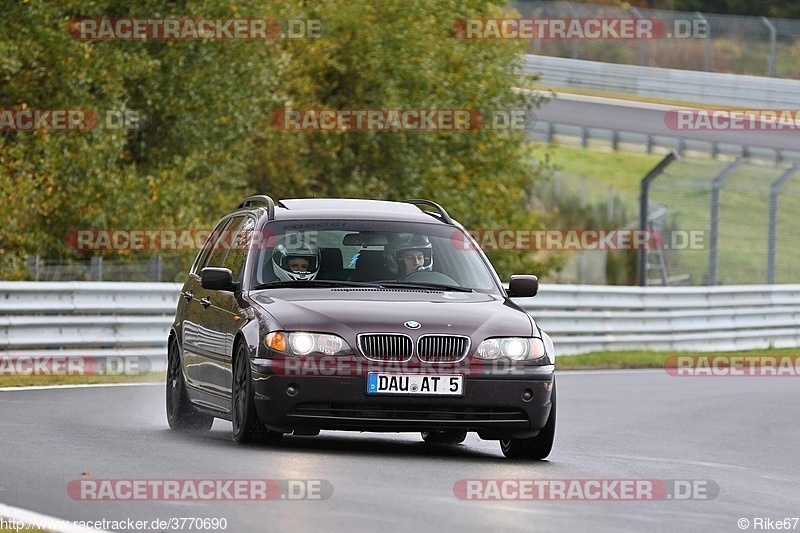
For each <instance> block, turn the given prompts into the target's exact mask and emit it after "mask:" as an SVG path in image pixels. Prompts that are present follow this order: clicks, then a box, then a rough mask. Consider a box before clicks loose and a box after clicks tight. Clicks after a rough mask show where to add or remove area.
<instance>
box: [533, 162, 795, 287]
mask: <svg viewBox="0 0 800 533" xmlns="http://www.w3.org/2000/svg"><path fill="white" fill-rule="evenodd" d="M549 153H550V161H551V163H552V164H553V165H555V167H556V169H557V171H556V172H557V174H556V175H555V176H554V177H553V178H552V179H553V183H551V184H549V185H548V186H551V187H554V188H556V189H557V190H559V191H562V192H563V193H571V194H578V195H580V194H583V195H584V197H585V198H586V202H587V203H597V204H600V205H605V204H607V202H608V200H609V197H610V196H611V192H610V189H609V188H613V193H614V194H615V195H617V196H618V197H619V202H620V203H621V204H622V205H623V206H624V207H625V208H626V212H627V213H628V216H629V217H630V219H631V220H630V221H629V222H630V223H634V224H635V223H636V221H637V219H638V212H639V206H638V203H639V187H640V182H641V179H642V178H643V177H644V176H645V175H646V174H647V172H648V171H649V170H650V169H651V168H653V167H654V166H655V165H656V164H657V163H658V162H659V161H660V160H661V159H662V156H659V155H646V154H637V153H625V152H604V151H600V150H593V149H583V148H578V147H568V146H555V147H552V148H551V149H550V152H549ZM729 163H730V162H729V161H721V160H691V161H687V160H681V161H677V162H675V163H673V164H672V165H670V166H669V167H668V168H667V171H666V173H665V174H663V175H661V176H659V177H658V178H656V180H655V181H654V182H653V185H652V188H651V192H650V198H651V200H653V201H654V202H656V203H659V204H663V205H666V206H667V208H668V221H669V222H668V226H669V227H670V228H673V229H680V230H686V231H689V230H699V231H702V232H704V241H703V244H702V246H701V247H700V249H693V250H673V251H669V252H666V253H665V256H666V261H667V267H668V268H667V270H668V273H669V275H670V276H672V275H681V274H689V275H690V276H691V280H692V281H691V283H692V284H693V285H704V284H706V283H707V280H708V264H709V247H708V246H709V238H710V234H709V232H710V224H711V222H710V221H711V218H710V209H711V208H710V205H711V182H712V180H713V178H714V176H716V175H717V174H718V173H720V172H721V171H722V170H723V169H724V168H725V167H726V166H727V165H728V164H729ZM782 172H783V169H782V168H779V167H773V166H769V165H764V166H759V165H756V164H744V165H742V166H741V167H739V169H738V170H737V171H736V172H735V173H734V174H733V175H732V176H731V177H730V178H728V180H727V181H726V182H725V184H724V186H723V189H722V191H721V194H720V223H719V271H718V280H719V283H720V284H761V283H766V281H767V247H768V239H767V237H768V224H769V189H770V184H771V183H772V182H773V181H775V179H777V178H778V176H780V175H781V173H782ZM555 182H558V183H555ZM798 189H800V172H798V173H797V174H796V175H795V177H794V178H793V180H791V181H790V182H789V183H787V184H786V185H785V186H784V188H783V189H782V191H783V194H781V196H780V199H779V218H778V248H777V282H778V283H798V282H800V277H798V274H797V272H798V271H797V269H796V267H795V265H797V264H800V232H798V231H797V230H796V228H797V227H800V194H798V193H799V192H800V191H798ZM582 191H583V192H582Z"/></svg>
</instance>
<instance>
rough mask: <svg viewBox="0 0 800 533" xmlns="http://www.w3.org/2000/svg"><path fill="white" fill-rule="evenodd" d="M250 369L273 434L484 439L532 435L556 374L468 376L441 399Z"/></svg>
mask: <svg viewBox="0 0 800 533" xmlns="http://www.w3.org/2000/svg"><path fill="white" fill-rule="evenodd" d="M262 361H263V360H262ZM251 370H252V375H253V385H254V392H255V404H256V410H257V412H258V415H259V417H260V419H261V420H262V422H264V423H265V424H266V425H267V427H268V428H270V429H273V430H276V431H283V432H290V431H294V430H298V429H305V430H317V429H320V430H322V429H334V430H350V431H395V432H396V431H430V430H441V429H460V430H468V431H477V432H478V433H479V434H480V435H481V437H482V438H487V439H493V438H508V437H509V436H514V437H518V438H523V437H529V436H533V435H536V434H537V433H538V431H539V430H540V429H541V428H542V427H543V426H544V425H545V422H546V421H547V418H548V416H549V414H550V406H551V403H550V394H551V391H552V385H553V380H554V376H555V373H554V367H553V366H552V365H549V366H539V367H525V368H524V369H522V370H520V371H518V372H514V373H513V375H508V376H471V375H467V376H465V380H464V395H463V396H460V397H445V396H398V395H370V394H367V393H366V380H367V378H366V375H355V376H318V375H317V376H303V375H282V374H276V373H275V372H274V371H273V369H271V368H270V367H269V366H262V365H256V364H253V365H251ZM442 373H446V372H442Z"/></svg>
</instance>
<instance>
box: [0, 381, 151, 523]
mask: <svg viewBox="0 0 800 533" xmlns="http://www.w3.org/2000/svg"><path fill="white" fill-rule="evenodd" d="M165 380H166V374H165V373H161V372H149V373H147V374H140V375H138V376H0V387H31V386H47V385H84V384H93V383H153V382H161V383H164V382H165ZM0 533H2V532H0Z"/></svg>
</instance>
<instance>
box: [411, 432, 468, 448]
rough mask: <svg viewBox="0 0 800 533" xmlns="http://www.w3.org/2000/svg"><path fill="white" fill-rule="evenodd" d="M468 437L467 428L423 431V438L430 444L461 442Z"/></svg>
mask: <svg viewBox="0 0 800 533" xmlns="http://www.w3.org/2000/svg"><path fill="white" fill-rule="evenodd" d="M466 438H467V430H466V429H464V430H461V429H443V430H439V431H423V432H422V440H424V441H425V442H426V443H428V444H461V443H462V442H464V440H466Z"/></svg>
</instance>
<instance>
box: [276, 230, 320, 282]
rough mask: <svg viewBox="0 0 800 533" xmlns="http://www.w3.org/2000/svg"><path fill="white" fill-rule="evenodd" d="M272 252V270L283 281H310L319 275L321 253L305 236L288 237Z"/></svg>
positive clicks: (294, 235)
mask: <svg viewBox="0 0 800 533" xmlns="http://www.w3.org/2000/svg"><path fill="white" fill-rule="evenodd" d="M282 241H283V242H281V243H280V244H278V245H277V246H275V249H274V250H273V251H272V270H273V271H274V272H275V275H276V276H277V277H278V279H279V280H281V281H310V280H313V279H314V278H316V277H317V273H319V263H320V252H319V248H318V247H317V245H316V244H315V243H314V241H311V240H308V239H306V237H304V236H303V235H297V234H293V235H287V236H286V237H284V238H283V240H282Z"/></svg>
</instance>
